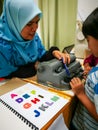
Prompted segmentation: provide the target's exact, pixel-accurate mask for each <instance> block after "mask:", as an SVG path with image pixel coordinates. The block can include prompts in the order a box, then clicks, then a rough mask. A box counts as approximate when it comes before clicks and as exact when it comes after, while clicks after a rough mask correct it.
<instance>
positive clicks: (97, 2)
mask: <svg viewBox="0 0 98 130" xmlns="http://www.w3.org/2000/svg"><path fill="white" fill-rule="evenodd" d="M96 7H98V0H78V12H77V19H79V20H82V21H84V20H85V18H86V17H87V16H88V15H89V14H90V13H91V12H92V11H93V10H94V9H95V8H96Z"/></svg>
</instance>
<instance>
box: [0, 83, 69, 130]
mask: <svg viewBox="0 0 98 130" xmlns="http://www.w3.org/2000/svg"><path fill="white" fill-rule="evenodd" d="M13 85H14V84H13ZM1 87H2V86H1ZM6 87H7V86H6ZM0 102H1V103H2V104H3V105H4V107H5V106H6V107H7V108H8V109H9V110H10V111H11V112H13V113H14V114H15V115H16V117H19V118H20V119H21V120H22V121H23V122H25V123H26V124H27V125H28V126H29V127H30V128H31V129H34V130H43V128H44V126H45V125H46V124H47V123H48V122H49V121H50V120H51V119H52V118H53V117H54V116H55V115H56V114H57V113H58V112H59V111H61V110H62V109H63V108H64V107H65V105H66V104H67V103H68V100H67V99H64V98H62V97H60V96H58V95H56V94H55V93H52V92H50V91H48V90H45V89H43V88H40V87H38V86H37V85H34V84H31V83H26V84H24V85H22V86H20V87H18V88H15V89H13V90H11V91H9V92H7V93H5V94H3V95H1V96H0ZM0 126H1V125H0ZM0 129H2V128H0Z"/></svg>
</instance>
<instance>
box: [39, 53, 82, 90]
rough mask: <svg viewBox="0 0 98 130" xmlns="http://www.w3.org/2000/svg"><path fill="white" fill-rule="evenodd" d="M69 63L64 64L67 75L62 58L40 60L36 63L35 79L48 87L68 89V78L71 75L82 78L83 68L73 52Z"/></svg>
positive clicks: (69, 78)
mask: <svg viewBox="0 0 98 130" xmlns="http://www.w3.org/2000/svg"><path fill="white" fill-rule="evenodd" d="M70 58H71V61H70V64H66V67H67V69H68V71H69V73H70V74H69V75H68V73H67V71H66V69H65V66H64V63H63V62H62V60H57V59H53V60H50V61H45V62H41V63H39V65H38V70H37V81H38V82H39V83H41V84H44V85H46V86H48V87H53V88H55V89H59V90H69V89H71V87H70V84H69V82H70V80H71V79H72V78H73V77H79V78H82V74H83V68H82V66H81V64H80V62H79V61H77V60H76V56H75V55H74V54H70Z"/></svg>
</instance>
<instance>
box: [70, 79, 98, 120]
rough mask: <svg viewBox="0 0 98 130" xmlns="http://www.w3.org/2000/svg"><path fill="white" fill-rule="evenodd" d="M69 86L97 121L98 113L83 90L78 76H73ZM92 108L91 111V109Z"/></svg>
mask: <svg viewBox="0 0 98 130" xmlns="http://www.w3.org/2000/svg"><path fill="white" fill-rule="evenodd" d="M70 85H71V88H72V90H73V92H74V93H75V94H76V96H77V97H78V99H79V100H80V101H81V103H82V104H83V105H84V106H85V107H86V108H87V110H88V111H89V113H90V115H91V116H92V117H93V118H94V119H95V120H96V121H98V114H97V112H96V108H95V105H94V104H93V102H91V100H90V99H89V98H88V97H87V95H86V94H85V91H84V84H83V83H82V81H81V80H80V79H79V78H73V79H72V80H71V82H70ZM92 110H93V111H92Z"/></svg>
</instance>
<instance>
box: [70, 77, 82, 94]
mask: <svg viewBox="0 0 98 130" xmlns="http://www.w3.org/2000/svg"><path fill="white" fill-rule="evenodd" d="M70 85H71V88H72V90H73V92H74V93H75V94H76V95H77V96H78V95H80V94H82V93H84V84H83V82H82V81H81V80H80V79H79V78H73V79H72V80H71V82H70Z"/></svg>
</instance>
